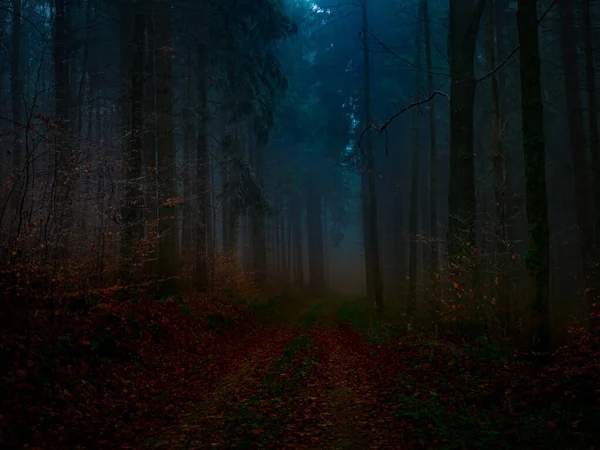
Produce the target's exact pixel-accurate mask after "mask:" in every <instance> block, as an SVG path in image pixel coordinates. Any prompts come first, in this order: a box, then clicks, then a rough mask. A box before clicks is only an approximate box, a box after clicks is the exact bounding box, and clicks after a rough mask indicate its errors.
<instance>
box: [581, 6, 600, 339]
mask: <svg viewBox="0 0 600 450" xmlns="http://www.w3.org/2000/svg"><path fill="white" fill-rule="evenodd" d="M582 8H583V11H582V17H583V42H584V51H585V78H586V88H587V93H588V121H589V130H590V153H591V155H592V167H593V171H594V177H593V180H594V214H595V224H594V225H595V227H594V228H595V232H594V236H593V244H594V245H593V248H594V256H595V257H597V256H598V249H599V248H600V136H599V133H598V104H597V99H596V70H595V67H594V46H593V43H592V23H591V11H590V0H582ZM596 280H597V274H593V275H592V281H594V283H593V285H594V287H595V291H594V292H593V296H592V295H590V296H588V310H589V312H590V313H592V312H593V310H592V309H593V308H594V306H593V303H597V302H596V299H594V297H596V298H598V292H597V289H598V287H597V282H596ZM590 300H592V302H591V303H590ZM590 319H591V324H590V325H591V327H592V329H594V330H595V329H596V328H597V325H598V319H594V318H593V317H590Z"/></svg>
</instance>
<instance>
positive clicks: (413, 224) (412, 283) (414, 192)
mask: <svg viewBox="0 0 600 450" xmlns="http://www.w3.org/2000/svg"><path fill="white" fill-rule="evenodd" d="M423 3H424V2H423V1H420V2H419V14H418V15H417V17H418V18H419V21H420V20H421V19H422V18H423V14H424V5H423ZM421 69H422V67H421V30H420V29H419V27H417V30H416V32H415V88H414V93H415V97H418V96H419V95H420V94H421ZM420 116H421V114H420V111H419V108H418V107H417V108H414V109H413V118H412V120H413V130H412V137H411V147H412V154H411V165H412V170H411V172H412V174H411V182H410V218H409V223H410V225H409V233H410V250H409V251H410V257H409V269H408V270H409V271H408V277H409V281H408V283H409V292H408V305H407V308H406V313H407V316H408V320H409V322H410V323H412V321H413V319H414V315H415V310H416V305H417V217H418V211H419V192H418V191H419V154H420V134H419V127H420V120H419V119H420Z"/></svg>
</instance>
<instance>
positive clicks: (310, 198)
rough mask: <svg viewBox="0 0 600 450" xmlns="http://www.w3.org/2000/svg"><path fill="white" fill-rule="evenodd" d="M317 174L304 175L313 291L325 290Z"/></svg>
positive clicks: (320, 194)
mask: <svg viewBox="0 0 600 450" xmlns="http://www.w3.org/2000/svg"><path fill="white" fill-rule="evenodd" d="M321 189H322V188H321V183H320V180H319V178H318V176H317V175H315V174H314V173H308V174H307V176H306V233H307V234H308V276H309V286H310V288H311V289H312V290H313V292H317V293H318V292H323V291H324V290H325V266H324V259H325V254H324V250H323V209H322V203H323V196H322V191H321Z"/></svg>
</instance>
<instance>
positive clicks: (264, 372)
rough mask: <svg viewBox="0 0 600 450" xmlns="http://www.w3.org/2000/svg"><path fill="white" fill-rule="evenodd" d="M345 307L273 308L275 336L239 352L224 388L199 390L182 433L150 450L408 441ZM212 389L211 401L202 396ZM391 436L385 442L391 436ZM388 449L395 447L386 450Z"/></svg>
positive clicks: (165, 435) (157, 440)
mask: <svg viewBox="0 0 600 450" xmlns="http://www.w3.org/2000/svg"><path fill="white" fill-rule="evenodd" d="M342 304H343V302H342V301H322V300H318V299H309V300H304V301H292V300H290V301H287V302H285V303H279V304H275V305H273V306H271V307H270V308H269V309H268V310H265V311H264V316H265V317H266V318H267V321H269V322H270V323H271V326H269V327H268V328H267V331H264V332H261V333H259V334H258V335H257V336H255V337H253V338H252V342H250V343H248V344H247V345H244V343H240V344H238V345H237V346H234V347H232V349H231V350H230V351H229V352H228V354H227V356H226V358H230V359H231V362H230V363H229V364H225V365H224V367H223V372H222V374H221V375H220V378H219V380H218V381H217V382H216V384H214V385H213V386H211V387H209V388H208V389H206V388H203V386H200V385H199V384H198V383H191V384H190V386H189V390H190V406H189V410H188V411H187V412H186V413H185V414H184V416H183V418H182V419H181V420H179V421H178V423H176V424H173V425H172V426H171V427H169V428H167V429H164V430H161V431H160V432H157V433H156V434H155V435H154V436H153V437H152V438H150V439H147V440H146V441H145V442H144V445H143V448H190V449H194V448H298V449H300V448H301V449H356V450H359V449H368V448H373V449H377V448H393V447H389V445H393V444H399V443H400V442H401V439H400V438H399V436H396V435H395V434H394V432H393V429H394V426H393V421H394V419H393V418H392V417H391V416H390V413H389V411H390V410H389V405H388V407H385V406H382V405H380V402H379V400H380V398H381V396H380V395H379V396H378V395H377V394H376V391H375V389H376V384H377V380H373V379H371V374H370V373H369V372H367V371H366V370H365V368H364V364H365V361H368V360H369V359H370V354H369V352H370V350H369V348H368V347H367V346H366V345H365V343H364V338H363V337H362V336H361V335H359V334H358V333H357V332H356V331H355V330H352V329H350V327H349V326H347V324H342V323H340V320H339V318H338V317H337V313H338V310H339V308H340V307H341V306H342ZM203 389H204V393H203V394H201V395H199V392H200V391H202V390H203ZM382 429H385V430H386V431H385V435H386V437H385V438H384V439H383V440H385V442H383V440H382V438H379V437H378V436H380V435H381V430H382ZM386 445H388V447H386Z"/></svg>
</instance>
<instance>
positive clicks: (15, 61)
mask: <svg viewBox="0 0 600 450" xmlns="http://www.w3.org/2000/svg"><path fill="white" fill-rule="evenodd" d="M11 40H12V48H11V58H12V61H11V76H10V94H11V99H12V118H13V121H14V123H13V128H14V130H15V131H14V134H13V145H12V162H13V170H14V172H15V175H17V176H18V173H19V172H20V171H21V164H22V163H23V161H22V159H23V136H22V133H21V122H22V120H23V117H22V115H23V112H22V107H21V105H22V103H21V101H22V99H21V93H22V89H21V88H22V81H21V0H13V13H12V36H11ZM19 231H20V230H17V232H19Z"/></svg>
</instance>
